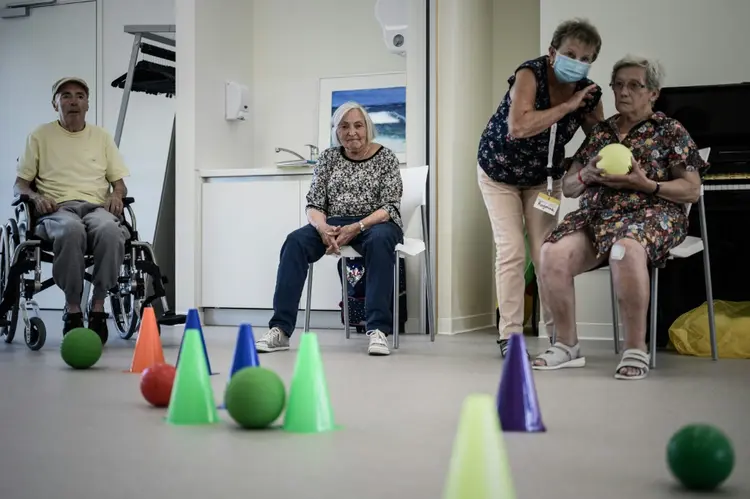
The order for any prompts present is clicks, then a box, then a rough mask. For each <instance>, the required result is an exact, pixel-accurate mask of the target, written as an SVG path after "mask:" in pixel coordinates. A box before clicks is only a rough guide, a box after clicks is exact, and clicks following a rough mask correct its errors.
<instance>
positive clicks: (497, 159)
mask: <svg viewBox="0 0 750 499" xmlns="http://www.w3.org/2000/svg"><path fill="white" fill-rule="evenodd" d="M548 67H549V57H548V56H546V55H545V56H542V57H539V58H537V59H532V60H530V61H526V62H524V63H523V64H521V65H520V66H519V67H518V69H516V73H517V72H518V71H519V70H521V69H523V68H528V69H531V70H532V71H533V72H534V76H535V77H536V105H535V109H537V110H545V109H550V107H551V101H550V95H549V82H548V81H547V68H548ZM515 81H516V75H515V73H514V74H513V75H512V76H511V77H510V78H509V79H508V84H509V89H508V91H507V92H506V93H505V97H504V98H503V100H502V102H501V103H500V106H499V107H498V108H497V111H495V114H494V115H492V117H491V118H490V121H489V123H488V124H487V127H486V128H485V129H484V132H483V133H482V136H481V138H480V139H479V153H478V155H477V162H478V163H479V166H480V167H481V168H482V170H484V172H485V173H486V174H487V176H488V177H490V178H491V179H492V180H494V181H496V182H503V183H506V184H511V185H517V186H519V187H530V186H535V185H539V184H542V183H544V182H546V181H547V155H548V151H549V139H550V130H549V129H547V130H545V131H544V132H542V133H539V134H537V135H534V136H533V137H527V138H523V139H516V138H513V137H511V136H510V135H509V134H508V113H509V111H510V104H511V100H510V88H511V87H513V84H514V83H515ZM593 83H594V82H593V81H591V80H589V79H588V78H584V79H583V80H581V81H579V82H577V83H576V88H575V90H576V92H577V91H579V90H582V89H584V88H586V87H587V86H589V85H591V84H593ZM601 96H602V90H601V88H600V87H598V86H597V88H596V91H595V92H594V93H593V98H592V99H590V100H589V101H588V102H587V104H586V105H585V106H584V107H582V108H579V109H578V110H577V111H575V112H572V113H570V114H567V115H565V117H563V119H561V120H560V121H559V122H558V123H557V135H556V137H557V138H556V141H555V153H554V156H553V168H552V177H553V178H554V179H555V180H557V179H559V178H562V176H563V175H564V173H565V168H564V167H563V160H564V159H565V144H567V143H568V142H570V140H571V139H572V138H573V136H574V135H575V134H576V132H577V131H578V128H579V127H580V126H581V124H582V123H583V121H584V117H585V116H586V115H587V114H589V113H591V112H592V111H594V110H595V109H596V106H597V104H598V103H599V100H600V99H601Z"/></svg>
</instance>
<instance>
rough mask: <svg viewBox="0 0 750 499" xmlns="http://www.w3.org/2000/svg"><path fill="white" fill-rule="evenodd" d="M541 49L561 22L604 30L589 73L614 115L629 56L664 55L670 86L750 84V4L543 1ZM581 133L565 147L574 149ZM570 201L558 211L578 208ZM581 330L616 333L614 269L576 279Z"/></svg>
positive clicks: (733, 0) (741, 0) (742, 0)
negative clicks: (616, 78) (619, 67)
mask: <svg viewBox="0 0 750 499" xmlns="http://www.w3.org/2000/svg"><path fill="white" fill-rule="evenodd" d="M540 6H541V16H540V34H539V36H540V40H539V42H540V51H541V52H540V53H543V52H546V51H547V48H548V47H549V41H550V39H551V37H552V32H553V31H554V29H555V27H556V26H557V24H558V23H559V22H561V21H563V20H565V19H568V18H571V17H576V16H580V17H587V18H588V19H589V20H590V21H591V22H592V23H594V24H595V25H596V27H597V28H598V29H599V32H600V34H601V35H602V51H601V54H600V56H599V59H598V60H597V61H596V63H595V64H594V66H593V67H592V69H591V74H590V77H591V78H592V79H593V80H594V81H595V82H597V83H598V84H599V85H601V86H602V88H603V90H604V98H603V102H604V114H605V116H610V115H612V114H614V113H616V110H615V108H614V100H613V98H612V92H611V90H610V89H609V86H608V85H609V79H610V71H611V69H612V66H613V64H614V63H615V61H616V60H617V59H619V58H621V57H622V56H624V55H626V54H627V53H635V54H640V55H643V56H647V57H654V58H657V59H659V60H660V61H661V62H662V63H663V64H664V66H665V69H666V81H665V85H666V86H682V85H705V84H719V83H735V82H741V81H750V64H748V55H747V47H748V46H749V45H750V31H748V30H747V22H748V20H750V2H748V1H747V0H659V1H653V0H630V1H628V2H614V1H601V0H599V1H597V0H569V1H567V2H560V1H559V0H540ZM582 137H583V134H582V133H579V134H578V135H577V136H576V138H575V139H574V140H573V141H571V143H570V144H569V145H568V148H567V153H568V154H569V155H570V154H573V153H574V152H575V150H576V148H577V147H578V146H579V145H580V143H581V140H582ZM576 207H577V202H576V201H575V200H565V201H564V202H563V205H562V209H561V212H562V213H561V215H564V214H565V213H567V212H569V211H571V210H573V209H575V208H576ZM576 309H577V310H576V313H577V321H578V328H579V334H581V335H582V336H589V337H601V338H611V334H612V333H611V331H612V330H611V327H612V309H611V304H610V300H609V274H608V273H607V272H606V271H596V272H591V273H589V274H584V275H583V276H580V277H578V278H577V280H576Z"/></svg>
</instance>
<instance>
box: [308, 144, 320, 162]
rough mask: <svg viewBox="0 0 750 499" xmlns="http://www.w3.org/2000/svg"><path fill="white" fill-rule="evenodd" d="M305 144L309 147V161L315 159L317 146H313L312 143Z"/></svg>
mask: <svg viewBox="0 0 750 499" xmlns="http://www.w3.org/2000/svg"><path fill="white" fill-rule="evenodd" d="M305 145H306V146H307V147H309V148H310V161H317V160H318V146H315V145H313V144H305Z"/></svg>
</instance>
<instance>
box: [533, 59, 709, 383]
mask: <svg viewBox="0 0 750 499" xmlns="http://www.w3.org/2000/svg"><path fill="white" fill-rule="evenodd" d="M662 80H663V72H662V69H661V67H660V65H659V64H658V63H655V62H652V61H650V60H648V59H644V58H638V57H626V58H624V59H621V60H620V61H618V62H617V63H616V64H615V66H614V68H613V70H612V77H611V83H610V86H611V87H612V90H613V91H614V97H615V107H616V109H617V111H618V112H617V114H615V115H614V116H612V117H611V118H609V119H607V120H605V121H602V122H601V123H598V124H597V125H595V126H594V128H593V129H592V131H591V133H590V134H589V135H588V136H587V137H586V139H585V141H584V142H583V144H582V145H581V147H580V148H579V149H578V151H577V152H576V154H575V155H574V157H573V158H572V161H571V162H570V167H569V169H568V171H567V173H566V175H565V177H564V179H563V186H562V189H563V194H564V195H565V196H567V197H573V198H578V197H580V207H579V209H577V210H575V211H573V212H571V213H569V214H568V215H567V216H565V218H564V219H563V220H562V222H561V223H560V225H559V226H558V227H557V228H556V229H555V230H554V231H553V232H552V233H551V234H550V236H549V237H548V238H547V240H546V242H545V243H544V245H543V246H542V257H541V269H540V274H541V279H540V281H541V284H542V299H543V300H544V301H545V302H546V303H547V304H548V306H549V308H550V310H551V312H552V315H553V318H554V322H555V326H556V333H557V334H556V336H557V340H556V342H555V344H554V345H552V346H551V347H550V348H549V349H548V350H547V351H546V352H544V353H543V354H541V355H539V356H538V357H537V358H536V359H535V361H534V363H533V367H534V369H541V370H545V369H560V368H563V367H583V366H584V365H585V357H583V356H582V354H581V350H580V346H579V343H578V338H577V334H576V320H575V289H574V284H573V278H574V277H575V276H576V275H579V274H582V273H584V272H587V271H589V270H592V269H594V268H596V267H598V266H601V265H602V264H605V263H607V262H608V264H609V265H610V268H611V269H612V276H613V279H614V286H615V290H616V293H617V299H618V306H619V309H620V317H621V318H622V321H623V325H624V326H625V343H626V349H625V351H624V353H623V356H622V359H621V361H620V363H619V365H618V366H617V368H616V370H615V378H617V379H628V380H633V379H642V378H645V377H646V376H647V374H648V370H649V365H648V354H647V351H648V349H647V347H646V340H645V337H646V314H647V311H648V305H649V270H648V268H649V265H660V264H661V263H663V261H664V260H665V259H666V258H667V257H668V256H669V250H670V249H671V248H673V247H675V246H677V245H678V244H680V243H681V242H682V241H683V240H684V239H685V237H686V235H687V225H688V220H687V214H686V212H685V207H684V205H685V204H686V203H693V202H695V201H697V200H698V198H699V196H700V186H701V177H702V176H703V175H704V174H705V172H706V170H707V169H708V164H707V163H706V162H705V161H704V160H703V159H702V158H701V156H700V155H699V153H698V148H697V146H696V145H695V143H694V142H693V140H692V139H691V137H690V135H689V134H688V132H687V130H685V128H684V127H683V125H682V124H681V123H680V122H679V121H677V120H675V119H672V118H669V117H667V116H666V115H664V114H663V113H661V112H654V111H653V105H654V102H655V101H656V99H657V97H658V96H659V90H660V89H661V85H662ZM613 143H620V144H622V145H624V146H626V147H627V148H628V149H630V150H631V151H632V159H631V167H632V169H631V171H630V173H628V174H624V175H613V174H605V173H603V172H602V170H600V169H598V168H597V162H598V161H599V159H601V158H600V156H599V155H598V154H599V151H600V150H601V149H602V148H603V147H604V146H606V145H608V144H613ZM653 334H654V333H653V332H652V340H651V345H652V348H653V345H654V344H655V341H654V339H653Z"/></svg>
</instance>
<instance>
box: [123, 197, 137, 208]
mask: <svg viewBox="0 0 750 499" xmlns="http://www.w3.org/2000/svg"><path fill="white" fill-rule="evenodd" d="M133 203H135V198H134V197H126V198H122V204H123V206H130V205H131V204H133Z"/></svg>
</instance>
